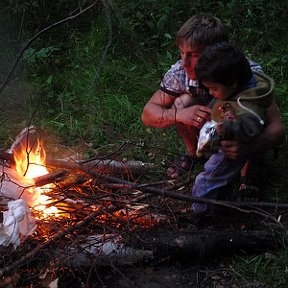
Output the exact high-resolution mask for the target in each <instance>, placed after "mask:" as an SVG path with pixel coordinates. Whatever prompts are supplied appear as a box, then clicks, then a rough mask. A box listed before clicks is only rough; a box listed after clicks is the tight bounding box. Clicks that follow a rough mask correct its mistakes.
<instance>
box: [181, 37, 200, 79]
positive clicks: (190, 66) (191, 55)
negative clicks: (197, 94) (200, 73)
mask: <svg viewBox="0 0 288 288" xmlns="http://www.w3.org/2000/svg"><path fill="white" fill-rule="evenodd" d="M179 50H180V55H181V60H182V67H183V68H184V70H185V72H186V73H187V74H188V76H189V78H190V79H192V80H196V79H197V78H196V74H195V66H196V65H197V62H198V59H199V57H200V55H201V54H200V50H199V49H197V48H192V47H191V45H189V44H188V43H185V42H183V43H182V44H181V45H180V46H179ZM201 50H203V49H201Z"/></svg>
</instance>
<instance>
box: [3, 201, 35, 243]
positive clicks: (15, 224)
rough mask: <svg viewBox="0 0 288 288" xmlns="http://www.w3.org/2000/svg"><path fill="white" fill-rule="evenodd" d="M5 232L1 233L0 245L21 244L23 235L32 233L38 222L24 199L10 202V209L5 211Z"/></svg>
mask: <svg viewBox="0 0 288 288" xmlns="http://www.w3.org/2000/svg"><path fill="white" fill-rule="evenodd" d="M3 226H4V233H3V232H2V233H1V234H0V245H3V246H8V245H9V244H11V243H12V244H13V245H14V248H16V247H18V246H19V245H20V242H21V241H20V238H21V237H22V236H28V235H31V234H32V233H33V232H34V231H35V229H36V224H35V220H34V218H33V216H32V215H31V212H30V209H29V207H28V206H27V204H26V202H25V201H24V200H23V199H18V200H14V201H10V202H8V211H4V212H3Z"/></svg>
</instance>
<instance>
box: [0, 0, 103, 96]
mask: <svg viewBox="0 0 288 288" xmlns="http://www.w3.org/2000/svg"><path fill="white" fill-rule="evenodd" d="M97 2H98V1H95V2H94V3H93V4H91V5H90V6H88V7H86V8H85V9H83V10H81V11H80V12H79V13H77V14H75V15H73V16H69V17H67V18H65V19H62V20H60V21H58V22H56V23H53V24H52V25H50V26H48V27H46V28H44V29H42V30H41V31H39V32H38V33H36V34H35V35H34V36H33V37H32V38H31V39H30V40H29V41H28V42H27V43H26V45H25V46H24V47H23V48H22V49H21V50H20V52H19V54H18V56H17V58H16V60H15V62H14V64H13V66H12V68H11V70H10V72H9V73H8V75H7V77H6V79H5V80H4V82H3V83H2V85H1V86H0V94H1V93H2V91H3V89H4V87H5V86H6V85H7V83H8V81H9V80H10V78H11V77H12V74H13V73H14V71H15V69H16V67H17V65H18V63H19V61H20V59H21V57H22V56H23V54H24V52H25V50H26V49H27V48H28V47H29V45H30V44H31V43H32V42H33V41H34V40H36V39H37V38H38V37H39V36H40V35H42V34H43V33H45V32H46V31H48V30H50V29H52V28H55V27H56V26H58V25H61V24H63V23H65V22H68V21H70V20H73V19H75V18H77V17H79V16H80V15H82V14H83V13H85V12H87V11H88V10H90V9H91V8H93V7H94V6H95V5H96V3H97Z"/></svg>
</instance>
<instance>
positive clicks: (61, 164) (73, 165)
mask: <svg viewBox="0 0 288 288" xmlns="http://www.w3.org/2000/svg"><path fill="white" fill-rule="evenodd" d="M0 159H3V160H7V161H10V162H13V155H12V154H9V153H7V152H4V151H1V150H0ZM88 163H89V162H88ZM46 164H47V166H50V167H55V168H60V169H68V170H78V171H82V172H84V173H88V174H90V175H91V176H93V177H94V178H101V179H103V180H106V181H108V182H111V183H119V184H122V185H125V187H126V188H131V189H135V190H139V191H142V192H146V193H151V194H155V195H160V196H163V197H170V198H175V199H178V200H182V201H186V202H200V203H205V204H215V205H222V206H226V207H230V208H232V206H233V208H234V209H235V208H236V207H248V206H254V207H261V208H274V209H277V208H278V209H287V208H288V203H272V202H235V201H219V200H213V199H207V198H195V197H191V196H188V195H183V194H180V193H177V192H172V191H167V190H163V189H157V188H155V187H147V185H146V184H145V185H144V186H143V185H142V184H136V183H133V182H130V181H127V180H122V179H119V178H116V177H112V176H108V175H104V174H100V173H97V172H95V171H94V170H93V171H92V169H93V167H92V166H90V165H88V166H86V165H85V164H84V165H81V164H80V163H78V162H72V161H70V162H69V161H62V160H47V163H46ZM96 166H97V165H96ZM95 168H96V169H97V167H95ZM59 173H61V171H59ZM240 211H241V210H240Z"/></svg>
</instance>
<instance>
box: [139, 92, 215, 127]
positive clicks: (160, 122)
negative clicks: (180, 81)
mask: <svg viewBox="0 0 288 288" xmlns="http://www.w3.org/2000/svg"><path fill="white" fill-rule="evenodd" d="M188 96H189V95H188V94H183V95H181V96H179V97H174V96H172V95H169V94H167V93H165V92H163V91H161V90H157V91H156V92H155V93H154V94H153V96H152V97H151V99H150V100H149V101H148V103H147V104H146V105H145V107H144V109H143V113H142V121H143V123H144V124H145V125H147V126H151V127H155V128H166V127H169V126H171V125H176V124H177V123H182V124H184V125H187V126H194V127H196V128H198V129H199V128H201V127H202V126H203V125H204V123H205V121H206V120H210V112H211V109H210V108H208V107H206V106H202V105H193V102H194V101H193V99H192V97H191V96H189V97H188ZM176 99H177V100H176Z"/></svg>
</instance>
